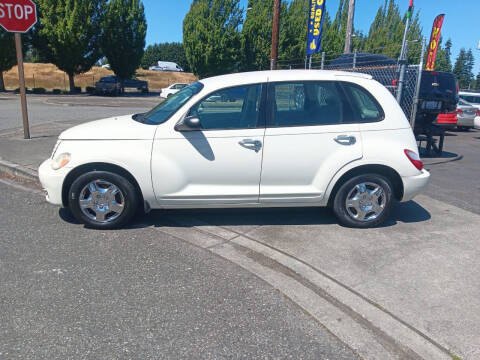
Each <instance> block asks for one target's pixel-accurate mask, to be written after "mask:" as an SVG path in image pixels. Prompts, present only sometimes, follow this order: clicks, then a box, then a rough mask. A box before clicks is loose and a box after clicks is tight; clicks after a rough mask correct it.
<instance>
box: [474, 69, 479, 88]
mask: <svg viewBox="0 0 480 360" xmlns="http://www.w3.org/2000/svg"><path fill="white" fill-rule="evenodd" d="M475 90H480V72H479V73H478V75H477V78H476V79H475Z"/></svg>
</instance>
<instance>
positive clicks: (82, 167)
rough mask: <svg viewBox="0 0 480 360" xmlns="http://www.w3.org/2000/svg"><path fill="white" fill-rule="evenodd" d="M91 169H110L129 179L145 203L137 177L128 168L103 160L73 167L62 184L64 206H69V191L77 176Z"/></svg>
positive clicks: (141, 200)
mask: <svg viewBox="0 0 480 360" xmlns="http://www.w3.org/2000/svg"><path fill="white" fill-rule="evenodd" d="M90 171H109V172H112V173H115V174H117V175H121V176H123V177H125V178H126V179H127V180H129V181H130V182H131V183H132V185H133V186H134V188H135V191H136V192H137V194H138V195H139V196H140V202H139V203H140V204H144V199H143V193H142V190H141V188H140V185H139V184H138V181H137V180H136V179H135V177H134V176H133V175H132V174H131V173H130V172H129V171H128V170H126V169H124V168H123V167H121V166H118V165H114V164H110V163H103V162H94V163H87V164H83V165H79V166H77V167H76V168H74V169H72V170H71V171H70V172H69V173H68V174H67V176H66V177H65V180H64V182H63V185H62V203H63V206H64V207H68V191H69V190H70V187H71V186H72V184H73V182H74V181H75V179H76V178H78V177H79V176H80V175H82V174H85V173H87V172H90Z"/></svg>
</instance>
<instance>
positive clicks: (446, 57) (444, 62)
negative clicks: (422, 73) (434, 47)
mask: <svg viewBox="0 0 480 360" xmlns="http://www.w3.org/2000/svg"><path fill="white" fill-rule="evenodd" d="M435 70H437V71H446V72H452V40H450V39H448V40H447V42H446V43H445V46H442V38H441V37H440V43H439V44H438V51H437V57H436V61H435Z"/></svg>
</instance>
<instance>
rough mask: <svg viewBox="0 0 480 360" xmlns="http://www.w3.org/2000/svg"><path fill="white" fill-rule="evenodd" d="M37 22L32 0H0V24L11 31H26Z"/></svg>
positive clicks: (35, 9)
mask: <svg viewBox="0 0 480 360" xmlns="http://www.w3.org/2000/svg"><path fill="white" fill-rule="evenodd" d="M36 22H37V7H36V6H35V3H34V2H33V1H32V0H0V26H1V27H3V28H4V29H5V30H7V31H9V32H19V33H25V32H27V31H28V30H30V28H31V27H32V26H33V25H35V24H36Z"/></svg>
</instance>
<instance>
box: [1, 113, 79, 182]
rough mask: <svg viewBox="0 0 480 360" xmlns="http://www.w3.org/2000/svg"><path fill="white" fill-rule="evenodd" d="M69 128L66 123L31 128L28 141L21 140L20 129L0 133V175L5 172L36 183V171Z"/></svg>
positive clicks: (69, 124)
mask: <svg viewBox="0 0 480 360" xmlns="http://www.w3.org/2000/svg"><path fill="white" fill-rule="evenodd" d="M76 124H78V122H77V123H76ZM71 126H72V123H68V122H52V123H47V124H41V125H36V126H32V127H31V135H32V138H31V139H29V140H25V139H24V138H23V130H22V129H15V130H5V131H2V132H0V175H1V174H2V173H4V172H7V173H10V174H14V175H17V176H19V177H21V178H24V179H25V180H35V181H36V180H37V179H36V178H35V177H36V174H37V169H38V167H39V166H40V164H41V163H42V162H43V161H44V160H45V159H47V158H48V157H49V156H50V155H51V153H52V150H53V147H54V146H55V143H56V142H57V138H58V135H59V134H60V133H61V132H62V131H64V130H66V129H68V128H69V127H71Z"/></svg>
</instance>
